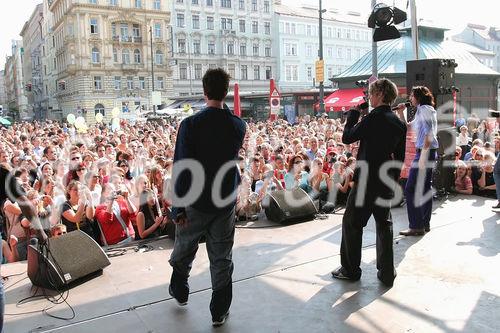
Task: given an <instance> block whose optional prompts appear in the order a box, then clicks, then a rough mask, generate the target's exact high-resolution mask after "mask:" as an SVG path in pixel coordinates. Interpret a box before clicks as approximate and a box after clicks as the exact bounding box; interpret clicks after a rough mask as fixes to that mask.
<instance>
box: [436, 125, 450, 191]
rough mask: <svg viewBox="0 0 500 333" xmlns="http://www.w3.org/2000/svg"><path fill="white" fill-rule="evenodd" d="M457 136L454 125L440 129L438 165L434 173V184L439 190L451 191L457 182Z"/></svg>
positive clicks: (438, 136) (438, 135) (438, 134)
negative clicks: (455, 161)
mask: <svg viewBox="0 0 500 333" xmlns="http://www.w3.org/2000/svg"><path fill="white" fill-rule="evenodd" d="M455 137H456V130H455V128H453V127H450V128H444V129H441V130H439V131H438V133H437V139H438V143H439V147H438V149H437V155H438V156H437V161H436V167H435V168H434V172H433V175H432V185H433V187H434V188H435V189H436V190H438V191H447V192H449V191H450V190H451V188H452V187H453V185H454V183H455V177H454V174H453V172H454V171H455V170H454V167H453V165H454V160H455V147H456V144H455V140H456V139H455Z"/></svg>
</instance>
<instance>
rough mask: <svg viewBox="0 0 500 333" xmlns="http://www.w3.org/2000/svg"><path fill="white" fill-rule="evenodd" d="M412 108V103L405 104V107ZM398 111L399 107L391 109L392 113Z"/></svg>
mask: <svg viewBox="0 0 500 333" xmlns="http://www.w3.org/2000/svg"><path fill="white" fill-rule="evenodd" d="M410 106H411V103H410V102H406V103H405V107H407V108H409V107H410ZM397 109H398V107H397V106H394V107H392V108H391V110H392V111H396V110H397Z"/></svg>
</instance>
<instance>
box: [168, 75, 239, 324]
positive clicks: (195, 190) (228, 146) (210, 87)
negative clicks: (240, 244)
mask: <svg viewBox="0 0 500 333" xmlns="http://www.w3.org/2000/svg"><path fill="white" fill-rule="evenodd" d="M229 79H230V77H229V75H228V74H227V73H226V72H225V71H224V70H223V69H220V68H217V69H209V70H208V71H207V72H206V73H205V75H204V76H203V92H204V94H205V98H206V101H207V104H206V107H205V108H204V109H203V110H202V111H200V112H198V113H197V114H195V115H193V116H191V117H188V118H186V119H185V120H184V121H183V122H182V123H181V124H180V126H179V130H178V133H177V141H176V145H175V155H174V168H173V177H172V184H174V185H173V186H174V187H173V193H172V201H173V209H172V219H173V220H174V223H176V224H177V226H176V232H175V244H174V250H173V252H172V255H171V257H170V265H171V266H172V268H173V272H172V277H171V279H170V288H169V292H170V295H171V296H172V297H174V298H175V299H176V300H177V302H178V303H179V305H186V304H187V300H188V296H189V284H188V277H189V272H190V270H191V267H192V263H193V260H194V257H195V255H196V251H197V250H198V243H199V241H200V238H201V237H202V236H205V237H206V246H207V252H208V257H209V259H210V274H211V277H212V290H213V292H212V301H211V302H210V312H211V314H212V323H213V325H214V326H220V325H222V324H224V322H225V320H226V318H227V316H228V314H229V307H230V305H231V300H232V277H231V276H232V273H233V262H232V248H233V243H234V215H235V203H236V192H237V187H238V184H239V183H240V176H239V172H238V169H237V164H236V159H237V157H238V152H239V150H240V148H241V146H242V144H243V139H244V137H245V132H246V125H245V123H244V122H243V121H242V120H241V119H240V118H239V117H236V116H234V115H233V114H232V113H231V111H229V110H228V109H225V108H224V98H225V97H226V95H227V92H228V89H229Z"/></svg>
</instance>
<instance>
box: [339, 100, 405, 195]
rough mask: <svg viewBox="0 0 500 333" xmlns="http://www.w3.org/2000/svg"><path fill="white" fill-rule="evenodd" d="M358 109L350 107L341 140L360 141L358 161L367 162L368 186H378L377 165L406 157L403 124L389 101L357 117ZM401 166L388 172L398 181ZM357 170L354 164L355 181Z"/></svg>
mask: <svg viewBox="0 0 500 333" xmlns="http://www.w3.org/2000/svg"><path fill="white" fill-rule="evenodd" d="M359 116H360V113H359V111H357V110H351V111H350V112H349V115H348V117H347V122H346V125H345V128H344V133H343V135H342V142H343V143H345V144H351V143H354V142H356V141H360V144H359V150H358V156H357V160H358V161H366V162H367V163H368V168H369V169H368V170H369V171H368V186H369V188H371V189H373V188H374V189H381V184H382V183H381V181H380V177H379V169H380V167H381V166H382V164H384V163H385V162H387V161H392V160H395V161H400V162H403V161H404V158H405V144H406V124H405V123H403V122H402V121H401V120H400V119H399V118H398V117H397V116H396V115H395V114H394V113H393V112H392V110H391V107H390V106H388V105H382V106H379V107H377V108H375V109H373V110H372V111H371V112H370V113H369V114H368V115H367V116H365V117H364V118H363V119H361V121H360V122H358V120H359ZM399 172H400V170H392V171H391V173H390V176H391V178H392V179H394V180H396V181H397V178H398V177H399ZM359 173H360V170H359V169H358V168H356V170H355V172H354V181H356V182H358V181H359Z"/></svg>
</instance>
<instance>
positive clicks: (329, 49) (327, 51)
mask: <svg viewBox="0 0 500 333" xmlns="http://www.w3.org/2000/svg"><path fill="white" fill-rule="evenodd" d="M326 54H327V56H328V57H329V58H333V47H331V46H329V47H328V48H327V49H326Z"/></svg>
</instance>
